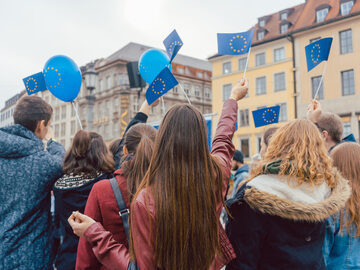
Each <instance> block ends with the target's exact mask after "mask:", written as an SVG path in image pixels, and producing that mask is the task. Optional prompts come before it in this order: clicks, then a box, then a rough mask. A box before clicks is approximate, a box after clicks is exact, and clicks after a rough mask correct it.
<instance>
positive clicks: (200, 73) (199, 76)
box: [196, 72, 204, 79]
mask: <svg viewBox="0 0 360 270" xmlns="http://www.w3.org/2000/svg"><path fill="white" fill-rule="evenodd" d="M196 76H197V77H198V78H199V79H202V78H203V77H204V74H203V73H202V72H198V73H196Z"/></svg>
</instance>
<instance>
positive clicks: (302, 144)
mask: <svg viewBox="0 0 360 270" xmlns="http://www.w3.org/2000/svg"><path fill="white" fill-rule="evenodd" d="M277 160H281V164H280V172H279V175H280V176H288V178H289V179H290V177H294V178H295V179H296V181H297V183H298V184H299V185H301V184H302V183H304V182H306V183H308V184H311V185H321V184H322V183H324V181H325V182H326V183H327V184H328V186H329V187H330V188H333V187H334V186H335V185H336V183H335V181H336V180H335V178H334V176H333V175H334V171H333V167H332V161H331V158H330V157H329V155H328V152H327V150H326V147H325V143H324V140H323V138H322V137H321V134H320V132H319V130H318V129H317V127H316V126H315V125H314V124H313V123H312V122H311V121H309V120H305V119H300V120H299V119H298V120H293V121H290V122H288V123H286V124H285V125H284V126H282V127H281V128H279V129H278V130H277V131H276V132H275V133H274V135H273V136H272V137H271V140H270V143H269V146H268V148H267V151H266V153H265V155H264V157H263V159H262V160H261V161H260V162H259V163H258V164H257V165H256V167H255V168H254V169H253V170H252V171H251V176H250V180H249V181H251V179H253V178H254V177H256V176H258V175H260V174H262V173H263V169H264V167H266V166H267V165H268V164H269V163H271V162H273V161H277Z"/></svg>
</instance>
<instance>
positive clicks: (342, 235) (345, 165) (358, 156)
mask: <svg viewBox="0 0 360 270" xmlns="http://www.w3.org/2000/svg"><path fill="white" fill-rule="evenodd" d="M331 157H332V159H333V161H334V166H335V167H336V168H337V169H338V170H339V171H340V173H341V174H342V175H343V176H344V177H345V178H346V179H348V180H349V181H350V186H351V188H352V193H351V196H350V199H349V200H348V202H347V203H346V206H345V208H344V209H342V210H341V211H340V213H338V214H336V215H334V216H332V217H331V218H329V219H328V220H327V226H326V234H325V242H324V247H323V251H324V259H325V263H326V267H327V269H330V270H332V269H334V270H335V269H336V270H341V269H344V270H345V269H360V145H359V144H357V143H353V142H347V143H342V144H340V145H338V146H336V147H335V148H334V149H333V150H332V152H331Z"/></svg>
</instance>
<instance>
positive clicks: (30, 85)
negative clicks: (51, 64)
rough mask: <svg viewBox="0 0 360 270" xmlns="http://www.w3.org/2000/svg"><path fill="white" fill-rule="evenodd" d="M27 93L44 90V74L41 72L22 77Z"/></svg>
mask: <svg viewBox="0 0 360 270" xmlns="http://www.w3.org/2000/svg"><path fill="white" fill-rule="evenodd" d="M23 82H24V84H25V88H26V91H27V93H28V95H29V96H30V95H31V94H35V93H37V92H40V91H44V90H46V84H45V79H44V75H43V73H42V72H39V73H36V74H34V75H31V76H29V77H26V78H24V79H23Z"/></svg>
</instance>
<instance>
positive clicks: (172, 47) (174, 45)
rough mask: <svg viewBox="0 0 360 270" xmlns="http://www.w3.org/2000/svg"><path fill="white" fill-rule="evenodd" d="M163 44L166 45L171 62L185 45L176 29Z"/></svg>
mask: <svg viewBox="0 0 360 270" xmlns="http://www.w3.org/2000/svg"><path fill="white" fill-rule="evenodd" d="M163 43H164V45H165V48H166V52H167V53H168V55H169V58H170V62H171V61H172V60H173V59H174V58H175V56H176V55H177V53H178V52H179V50H180V48H181V47H182V45H183V42H182V40H181V38H180V37H179V35H178V33H177V32H176V30H175V29H174V31H172V32H171V33H170V35H168V36H167V37H166V38H165V40H164V42H163Z"/></svg>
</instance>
